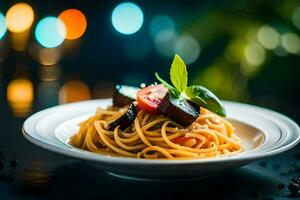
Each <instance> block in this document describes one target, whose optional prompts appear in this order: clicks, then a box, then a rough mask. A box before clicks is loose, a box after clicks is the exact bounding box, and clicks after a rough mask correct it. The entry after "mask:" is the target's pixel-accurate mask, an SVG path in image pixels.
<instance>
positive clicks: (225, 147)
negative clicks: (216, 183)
mask: <svg viewBox="0 0 300 200" xmlns="http://www.w3.org/2000/svg"><path fill="white" fill-rule="evenodd" d="M126 108H127V107H124V108H116V107H111V108H108V109H97V111H96V114H95V115H94V116H92V117H90V118H88V119H87V120H85V121H84V122H82V123H80V128H79V131H78V132H77V133H76V134H75V135H74V136H72V137H71V138H70V144H71V145H73V146H74V147H77V148H80V149H84V150H88V151H91V152H96V153H101V154H108V155H113V156H125V157H133V158H144V159H195V158H211V157H219V156H231V155H234V154H237V153H240V152H242V151H243V145H242V143H241V140H240V139H239V137H238V136H237V135H236V134H235V133H234V127H233V126H232V124H231V123H230V122H228V121H227V120H225V119H224V118H222V117H220V116H218V115H216V114H214V113H212V112H210V111H208V110H206V109H204V108H201V109H200V115H199V117H198V118H197V119H196V121H195V122H193V123H192V124H191V125H190V126H188V127H183V126H181V125H179V124H177V123H176V122H174V121H172V120H170V119H169V118H167V117H165V116H163V115H153V114H148V113H147V112H145V111H143V110H140V111H139V112H138V114H137V117H136V118H135V120H134V123H133V124H132V125H131V126H130V127H128V128H127V129H125V130H124V131H123V130H121V129H120V128H119V127H116V128H115V129H114V130H113V131H109V130H108V125H109V124H110V123H111V122H113V121H114V120H116V119H117V118H119V117H120V116H121V115H122V114H123V113H124V111H125V110H126Z"/></svg>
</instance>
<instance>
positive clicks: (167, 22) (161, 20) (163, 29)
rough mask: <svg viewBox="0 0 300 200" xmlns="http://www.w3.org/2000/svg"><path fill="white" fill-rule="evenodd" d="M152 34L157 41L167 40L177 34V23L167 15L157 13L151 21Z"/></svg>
mask: <svg viewBox="0 0 300 200" xmlns="http://www.w3.org/2000/svg"><path fill="white" fill-rule="evenodd" d="M150 34H151V36H152V37H153V38H154V39H155V40H157V41H159V40H160V41H162V42H163V41H166V40H169V39H171V38H172V37H174V36H175V34H176V33H175V23H174V21H173V20H172V18H171V17H169V16H167V15H157V16H155V17H154V18H153V19H152V20H151V23H150Z"/></svg>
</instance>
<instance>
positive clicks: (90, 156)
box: [23, 99, 300, 181]
mask: <svg viewBox="0 0 300 200" xmlns="http://www.w3.org/2000/svg"><path fill="white" fill-rule="evenodd" d="M108 105H111V99H102V100H91V101H84V102H79V103H72V104H65V105H60V106H56V107H53V108H49V109H46V110H43V111H40V112H38V113H36V114H34V115H32V116H31V117H29V118H28V119H27V120H26V121H25V122H24V125H23V134H24V136H25V137H26V138H27V139H28V140H29V141H31V142H32V143H34V144H36V145H38V146H40V147H42V148H45V149H48V150H51V151H54V152H57V153H60V154H64V155H67V156H72V157H76V158H80V159H83V160H86V161H88V162H89V163H91V164H93V165H94V166H96V167H99V168H101V169H104V170H106V171H107V172H108V173H109V174H111V175H114V176H118V177H121V178H127V179H132V180H155V181H159V180H170V179H173V180H174V179H180V180H181V179H196V178H199V177H203V176H207V175H210V174H213V173H216V172H219V171H221V170H225V169H231V168H234V167H240V166H243V165H245V164H248V163H250V162H252V161H254V160H257V159H260V158H264V157H269V156H273V155H276V154H278V153H282V152H284V151H286V150H288V149H290V148H292V147H294V146H295V145H296V144H297V143H298V142H299V140H300V130H299V127H298V126H297V124H296V123H295V122H293V121H292V120H291V119H289V118H287V117H285V116H283V115H281V114H279V113H276V112H274V111H271V110H267V109H264V108H260V107H256V106H251V105H247V104H241V103H234V102H224V105H225V108H226V111H227V112H228V118H229V120H231V122H232V123H233V124H234V126H235V127H236V132H237V134H238V135H239V136H240V137H241V139H242V141H243V144H244V145H245V147H246V150H245V151H244V152H243V153H241V154H238V155H235V156H232V157H221V158H210V159H196V160H145V159H135V158H125V157H113V156H107V155H102V154H96V153H92V152H88V151H84V150H81V149H77V148H74V147H72V146H70V145H69V144H68V139H69V138H70V136H72V135H73V134H74V133H75V132H76V131H77V130H78V125H77V124H78V122H80V121H82V120H84V119H86V118H87V117H88V116H90V115H92V114H93V113H95V110H96V108H97V107H103V108H105V107H107V106H108Z"/></svg>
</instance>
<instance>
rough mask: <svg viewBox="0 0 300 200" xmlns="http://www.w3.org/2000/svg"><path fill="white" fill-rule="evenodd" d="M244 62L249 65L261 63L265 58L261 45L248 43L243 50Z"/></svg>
mask: <svg viewBox="0 0 300 200" xmlns="http://www.w3.org/2000/svg"><path fill="white" fill-rule="evenodd" d="M244 53H245V59H246V62H247V63H248V64H249V65H254V66H258V65H261V64H262V63H263V62H264V61H265V58H266V52H265V50H264V48H262V46H260V45H259V44H256V43H251V44H248V45H247V46H246V47H245V50H244Z"/></svg>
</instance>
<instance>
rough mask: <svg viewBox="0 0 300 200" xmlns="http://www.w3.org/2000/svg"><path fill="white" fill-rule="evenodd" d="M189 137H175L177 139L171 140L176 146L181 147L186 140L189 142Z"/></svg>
mask: <svg viewBox="0 0 300 200" xmlns="http://www.w3.org/2000/svg"><path fill="white" fill-rule="evenodd" d="M190 139H191V137H183V136H182V137H177V138H174V139H173V140H172V142H174V143H176V144H180V145H183V144H184V143H186V142H187V141H188V140H190Z"/></svg>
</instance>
